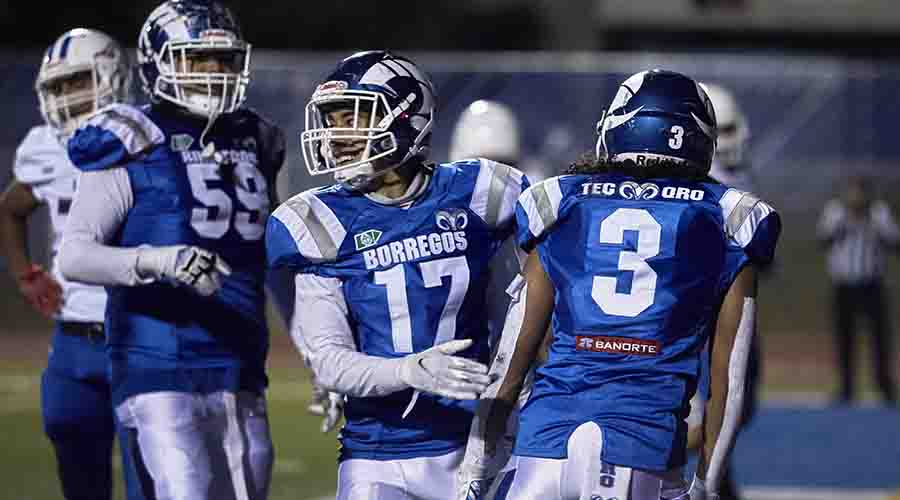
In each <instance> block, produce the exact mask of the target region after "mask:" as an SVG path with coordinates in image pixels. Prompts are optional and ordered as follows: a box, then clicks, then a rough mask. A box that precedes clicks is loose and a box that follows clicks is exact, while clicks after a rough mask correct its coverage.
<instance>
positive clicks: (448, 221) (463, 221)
mask: <svg viewBox="0 0 900 500" xmlns="http://www.w3.org/2000/svg"><path fill="white" fill-rule="evenodd" d="M434 220H435V223H436V224H437V226H438V227H439V228H441V229H443V230H444V231H462V230H463V229H465V228H466V226H468V225H469V214H467V213H466V211H465V210H463V209H461V208H451V209H449V210H438V212H437V214H435V216H434Z"/></svg>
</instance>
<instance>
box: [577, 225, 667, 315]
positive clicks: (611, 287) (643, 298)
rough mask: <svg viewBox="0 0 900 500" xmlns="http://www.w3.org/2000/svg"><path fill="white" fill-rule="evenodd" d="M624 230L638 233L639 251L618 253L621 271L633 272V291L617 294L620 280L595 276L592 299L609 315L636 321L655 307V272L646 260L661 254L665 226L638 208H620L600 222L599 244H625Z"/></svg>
mask: <svg viewBox="0 0 900 500" xmlns="http://www.w3.org/2000/svg"><path fill="white" fill-rule="evenodd" d="M625 231H636V232H637V248H636V249H635V250H622V251H621V252H619V262H618V270H619V271H632V272H633V273H634V275H633V278H632V280H631V290H630V291H629V292H628V293H619V292H617V291H616V283H617V282H618V278H616V277H611V276H594V282H593V287H592V289H591V297H592V298H593V299H594V302H596V303H597V305H598V306H600V309H602V310H603V312H605V313H606V314H610V315H614V316H627V317H629V318H633V317H635V316H637V315H638V314H640V313H642V312H644V311H645V310H646V309H647V308H648V307H650V306H651V305H653V299H654V297H655V296H656V271H654V270H653V269H652V268H651V267H650V265H649V264H647V259H651V258H653V257H656V256H657V255H659V245H660V238H661V237H662V226H660V225H659V222H656V219H654V218H653V216H652V215H650V212H648V211H646V210H643V209H639V208H620V209H618V210H616V211H615V212H613V213H612V214H610V215H609V217H607V218H605V219H603V222H601V223H600V242H601V243H609V244H613V245H621V244H623V243H625Z"/></svg>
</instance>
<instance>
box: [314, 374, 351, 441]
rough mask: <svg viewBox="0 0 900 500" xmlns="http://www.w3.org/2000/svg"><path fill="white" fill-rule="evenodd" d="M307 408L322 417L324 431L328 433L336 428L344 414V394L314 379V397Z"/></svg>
mask: <svg viewBox="0 0 900 500" xmlns="http://www.w3.org/2000/svg"><path fill="white" fill-rule="evenodd" d="M306 410H307V411H308V412H310V413H311V414H313V415H318V416H320V417H325V418H323V419H322V427H321V429H322V432H323V433H325V434H327V433H329V432H331V431H332V430H334V428H335V427H336V426H337V424H338V422H340V420H341V417H342V416H343V415H344V396H343V395H342V394H339V393H337V392H331V391H329V390H327V389H325V388H324V387H321V386H319V385H317V384H316V383H315V381H313V389H312V399H311V400H310V402H309V406H307V407H306Z"/></svg>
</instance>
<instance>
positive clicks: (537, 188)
mask: <svg viewBox="0 0 900 500" xmlns="http://www.w3.org/2000/svg"><path fill="white" fill-rule="evenodd" d="M560 179H561V177H551V178H549V179H545V180H543V181H541V182H538V183H537V184H535V185H533V186H531V187H529V188H528V189H526V190H525V192H524V193H522V195H521V196H519V202H518V205H517V207H516V224H517V226H518V229H517V231H516V237H517V240H518V243H519V246H521V247H522V248H529V249H530V248H531V247H532V246H534V243H535V242H536V241H537V240H538V239H540V238H541V237H543V235H544V233H546V232H547V231H548V230H549V229H550V228H551V227H553V225H554V224H555V223H556V221H557V219H558V218H559V207H560V204H561V203H562V198H563V192H562V187H561V186H560Z"/></svg>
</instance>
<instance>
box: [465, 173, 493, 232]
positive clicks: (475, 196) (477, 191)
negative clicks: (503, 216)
mask: <svg viewBox="0 0 900 500" xmlns="http://www.w3.org/2000/svg"><path fill="white" fill-rule="evenodd" d="M479 162H480V164H481V166H480V168H479V169H478V178H477V179H475V187H474V189H473V190H472V199H471V200H470V201H469V209H471V210H472V211H473V212H475V214H476V215H478V216H479V217H481V220H484V221H486V220H487V205H488V198H489V196H488V194H489V191H490V185H491V180H492V179H493V176H494V162H492V161H490V160H485V159H480V160H479Z"/></svg>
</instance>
